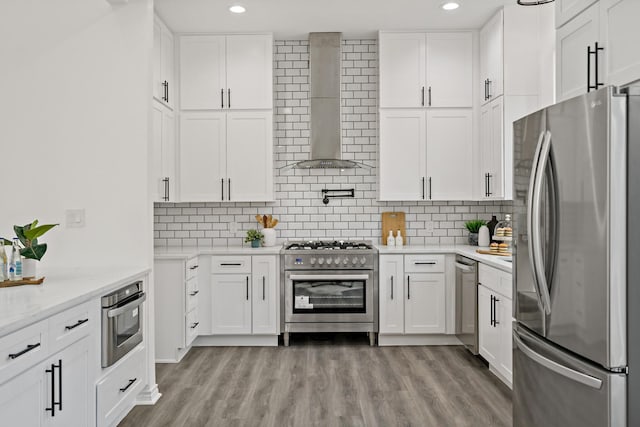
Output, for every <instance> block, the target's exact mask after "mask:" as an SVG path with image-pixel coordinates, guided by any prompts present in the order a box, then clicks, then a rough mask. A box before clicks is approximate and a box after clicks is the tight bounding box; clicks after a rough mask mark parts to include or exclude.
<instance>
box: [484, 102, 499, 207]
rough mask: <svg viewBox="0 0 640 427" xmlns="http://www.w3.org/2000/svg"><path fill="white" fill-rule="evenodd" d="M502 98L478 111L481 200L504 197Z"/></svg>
mask: <svg viewBox="0 0 640 427" xmlns="http://www.w3.org/2000/svg"><path fill="white" fill-rule="evenodd" d="M503 143H504V139H503V98H498V99H495V100H493V101H491V102H490V103H489V104H485V105H483V106H482V108H481V109H480V173H479V174H478V175H477V177H478V178H479V179H482V186H481V187H482V193H481V194H480V198H481V199H501V198H502V197H504V171H503V169H504V162H503V152H504V150H503Z"/></svg>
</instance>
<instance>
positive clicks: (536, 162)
mask: <svg viewBox="0 0 640 427" xmlns="http://www.w3.org/2000/svg"><path fill="white" fill-rule="evenodd" d="M545 136H546V131H542V132H540V136H539V137H538V145H537V146H536V152H535V155H534V157H533V168H532V171H531V177H530V178H529V192H528V193H529V196H528V200H527V235H528V237H529V238H528V239H527V245H528V246H529V264H530V266H531V271H532V272H533V283H534V285H535V287H536V297H537V299H538V304H539V305H540V307H541V308H542V310H543V311H544V312H545V313H547V314H548V313H550V310H547V307H546V306H545V302H544V301H543V299H542V296H541V295H542V292H541V289H540V283H539V282H538V274H537V273H536V264H537V263H536V260H535V252H534V248H533V241H534V236H535V234H534V230H535V228H534V227H533V215H534V208H533V204H534V197H533V194H534V192H535V187H536V182H537V179H536V178H537V176H538V170H539V164H540V154H541V152H542V147H543V146H544V138H545Z"/></svg>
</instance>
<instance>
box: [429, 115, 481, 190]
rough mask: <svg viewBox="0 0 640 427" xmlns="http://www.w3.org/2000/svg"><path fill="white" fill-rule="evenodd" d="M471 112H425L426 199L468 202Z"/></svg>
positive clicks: (471, 138)
mask: <svg viewBox="0 0 640 427" xmlns="http://www.w3.org/2000/svg"><path fill="white" fill-rule="evenodd" d="M472 132H473V112H472V110H471V109H468V108H443V109H430V110H427V141H428V143H427V189H426V193H427V198H428V199H429V200H470V199H471V198H472V196H473V188H472V177H473V173H472V172H473V169H472V166H473V164H472V142H473V135H472Z"/></svg>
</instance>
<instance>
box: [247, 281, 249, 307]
mask: <svg viewBox="0 0 640 427" xmlns="http://www.w3.org/2000/svg"><path fill="white" fill-rule="evenodd" d="M247 301H249V276H247Z"/></svg>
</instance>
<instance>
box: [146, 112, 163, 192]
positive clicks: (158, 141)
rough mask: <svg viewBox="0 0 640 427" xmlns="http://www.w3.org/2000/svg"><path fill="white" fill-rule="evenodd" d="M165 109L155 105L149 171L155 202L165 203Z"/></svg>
mask: <svg viewBox="0 0 640 427" xmlns="http://www.w3.org/2000/svg"><path fill="white" fill-rule="evenodd" d="M163 110H164V108H163V107H162V105H161V104H160V103H156V102H154V103H153V110H152V112H151V113H152V118H153V138H152V140H151V147H150V148H149V151H150V153H149V154H150V157H151V169H150V171H149V174H150V176H149V181H150V185H149V186H150V191H151V197H152V200H153V201H154V202H162V201H164V197H165V196H166V187H165V183H164V181H163V179H164V177H163V176H162V130H163V127H162V121H163V120H162V119H163V117H162V116H163V113H164V111H163Z"/></svg>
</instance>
